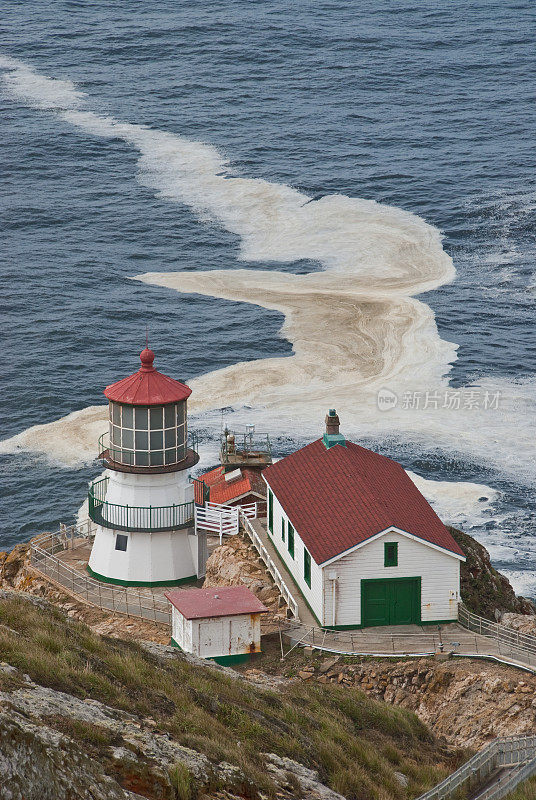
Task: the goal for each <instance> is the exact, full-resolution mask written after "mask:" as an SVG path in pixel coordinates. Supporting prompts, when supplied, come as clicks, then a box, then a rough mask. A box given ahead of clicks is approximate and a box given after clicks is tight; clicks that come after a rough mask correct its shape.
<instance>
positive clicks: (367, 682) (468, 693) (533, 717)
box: [252, 658, 536, 749]
mask: <svg viewBox="0 0 536 800" xmlns="http://www.w3.org/2000/svg"><path fill="white" fill-rule="evenodd" d="M297 674H298V677H299V679H300V680H302V681H308V682H315V681H316V682H318V683H321V684H325V683H335V684H338V685H342V686H346V687H349V688H357V689H360V690H361V691H363V692H365V693H366V694H368V695H370V696H371V697H374V698H376V699H378V700H383V701H384V702H386V703H391V704H392V705H396V706H402V707H403V708H407V709H409V710H411V711H413V712H414V713H415V714H417V716H418V717H419V719H421V720H422V721H423V722H424V723H426V725H428V727H429V728H430V729H431V730H432V731H433V732H434V733H435V734H436V736H440V737H443V738H444V739H445V740H446V741H447V742H449V744H452V745H457V746H459V747H470V748H474V749H480V748H481V747H483V746H484V745H485V744H487V743H488V742H489V741H490V740H491V739H494V738H496V737H498V736H518V735H523V734H530V735H532V734H533V733H534V730H535V728H536V675H531V674H529V673H526V672H521V671H519V670H516V669H512V668H508V667H501V666H495V665H491V664H490V665H488V664H482V663H479V662H477V661H470V662H465V661H464V662H462V661H457V660H451V661H448V662H446V663H438V662H436V661H434V660H433V659H419V660H414V661H404V662H398V663H392V662H377V661H376V662H369V661H363V662H361V663H355V664H347V663H344V660H343V659H338V658H329V659H323V660H320V661H317V662H315V663H311V664H305V665H302V666H301V668H300V669H299V671H298V673H297ZM252 678H253V679H254V680H257V676H256V675H255V674H252Z"/></svg>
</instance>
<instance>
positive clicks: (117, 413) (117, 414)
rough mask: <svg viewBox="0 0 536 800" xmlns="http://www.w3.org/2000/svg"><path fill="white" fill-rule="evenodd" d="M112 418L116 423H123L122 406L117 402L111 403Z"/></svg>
mask: <svg viewBox="0 0 536 800" xmlns="http://www.w3.org/2000/svg"><path fill="white" fill-rule="evenodd" d="M110 412H111V414H110V418H111V420H112V422H113V424H114V425H121V406H119V405H117V403H110Z"/></svg>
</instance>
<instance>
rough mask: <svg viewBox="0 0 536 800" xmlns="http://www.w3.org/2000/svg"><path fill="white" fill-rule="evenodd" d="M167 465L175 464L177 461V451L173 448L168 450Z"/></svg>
mask: <svg viewBox="0 0 536 800" xmlns="http://www.w3.org/2000/svg"><path fill="white" fill-rule="evenodd" d="M165 455H166V464H174V463H175V462H176V460H177V451H176V449H175V448H174V447H173V448H171V449H170V450H166V454H165Z"/></svg>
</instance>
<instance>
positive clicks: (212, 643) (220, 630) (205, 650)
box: [199, 619, 229, 658]
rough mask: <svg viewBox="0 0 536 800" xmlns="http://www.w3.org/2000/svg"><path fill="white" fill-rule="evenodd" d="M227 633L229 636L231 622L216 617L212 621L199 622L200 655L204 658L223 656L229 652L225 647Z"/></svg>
mask: <svg viewBox="0 0 536 800" xmlns="http://www.w3.org/2000/svg"><path fill="white" fill-rule="evenodd" d="M225 633H227V637H228V636H229V623H227V624H226V625H225V624H224V621H223V620H220V619H216V620H211V621H210V622H200V623H199V655H200V656H201V657H202V658H210V657H211V656H221V655H225V654H226V653H227V649H228V647H225V644H224V638H225Z"/></svg>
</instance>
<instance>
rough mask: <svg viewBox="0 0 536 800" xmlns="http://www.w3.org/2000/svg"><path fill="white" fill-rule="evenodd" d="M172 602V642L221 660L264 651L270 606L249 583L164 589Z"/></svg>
mask: <svg viewBox="0 0 536 800" xmlns="http://www.w3.org/2000/svg"><path fill="white" fill-rule="evenodd" d="M165 596H166V597H167V599H168V600H169V602H170V603H171V644H172V645H173V646H174V647H178V648H180V649H181V650H184V651H185V652H186V653H193V654H194V655H196V656H200V657H201V658H210V659H212V660H213V661H217V662H218V664H236V663H239V662H240V661H245V660H247V659H248V658H249V657H250V656H251V655H252V654H253V653H260V652H261V614H264V613H265V612H266V611H268V609H267V608H266V606H264V605H263V604H262V603H261V601H260V600H258V599H257V598H256V597H255V595H254V594H253V592H251V591H250V590H249V589H248V588H247V586H217V587H212V588H210V589H187V590H186V589H185V590H182V591H181V590H174V591H169V592H165Z"/></svg>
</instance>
